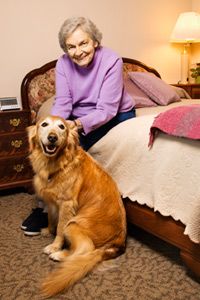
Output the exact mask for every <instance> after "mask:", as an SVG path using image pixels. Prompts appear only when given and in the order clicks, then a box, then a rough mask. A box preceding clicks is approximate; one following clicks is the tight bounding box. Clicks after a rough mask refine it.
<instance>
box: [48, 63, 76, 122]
mask: <svg viewBox="0 0 200 300" xmlns="http://www.w3.org/2000/svg"><path fill="white" fill-rule="evenodd" d="M55 72H56V80H55V81H56V97H55V101H54V104H53V106H52V109H51V114H52V115H54V116H59V117H62V118H64V119H68V118H69V116H70V115H71V112H72V96H71V93H70V89H69V84H68V81H67V76H66V74H65V72H64V67H63V64H62V60H58V61H57V64H56V70H55Z"/></svg>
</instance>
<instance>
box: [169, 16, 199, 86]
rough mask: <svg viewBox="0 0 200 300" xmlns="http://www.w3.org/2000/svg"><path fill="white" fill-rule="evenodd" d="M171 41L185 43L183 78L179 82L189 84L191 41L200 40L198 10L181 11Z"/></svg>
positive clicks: (182, 56) (182, 57)
mask: <svg viewBox="0 0 200 300" xmlns="http://www.w3.org/2000/svg"><path fill="white" fill-rule="evenodd" d="M170 41H171V42H172V43H183V44H184V47H183V52H182V54H181V80H180V81H179V83H181V84H187V83H188V78H189V52H190V51H189V47H190V44H191V43H199V42H200V14H198V13H196V12H184V13H181V14H180V15H179V17H178V19H177V21H176V24H175V27H174V29H173V31H172V34H171V37H170Z"/></svg>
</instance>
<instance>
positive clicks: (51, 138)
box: [27, 116, 126, 297]
mask: <svg viewBox="0 0 200 300" xmlns="http://www.w3.org/2000/svg"><path fill="white" fill-rule="evenodd" d="M27 130H28V138H29V146H30V161H31V164H32V166H33V170H34V172H35V176H34V187H35V192H36V194H37V195H38V196H39V197H40V198H42V199H43V200H44V201H45V203H47V205H48V221H49V225H48V230H49V232H50V233H55V232H56V236H55V239H54V241H53V243H52V244H50V245H48V246H47V247H45V248H44V253H46V254H48V255H49V257H50V258H51V259H53V260H55V261H62V263H61V264H60V266H59V268H57V269H55V270H54V271H53V272H52V273H50V274H49V275H48V276H47V278H46V279H45V280H44V283H43V284H42V293H43V295H44V296H45V297H50V296H53V295H55V294H57V293H59V292H60V291H62V290H63V289H65V288H68V287H69V286H70V285H72V284H74V283H75V282H76V281H77V280H79V279H81V278H82V277H83V276H85V275H86V274H87V273H88V272H89V271H91V270H92V269H93V268H94V267H95V266H96V265H97V264H98V263H100V262H102V261H104V260H107V259H112V258H115V257H117V256H118V255H120V254H122V253H123V252H124V250H125V243H126V216H125V210H124V206H123V203H122V200H121V196H120V193H119V191H118V188H117V186H116V184H115V182H114V181H113V179H112V178H111V177H110V176H109V175H108V174H107V173H106V172H105V171H104V170H103V169H102V168H101V167H100V165H98V163H97V162H96V161H94V159H93V158H92V157H91V156H90V155H89V154H88V153H86V152H85V151H84V150H83V149H82V148H81V147H80V146H79V143H78V133H77V130H76V127H75V126H73V125H72V123H69V122H68V121H66V120H64V119H62V118H60V117H53V116H48V117H46V118H44V119H41V120H39V121H38V122H37V124H36V125H33V126H30V127H28V129H27ZM65 243H67V244H68V245H69V248H63V245H64V244H65Z"/></svg>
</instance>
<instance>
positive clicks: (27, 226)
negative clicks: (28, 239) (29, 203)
mask: <svg viewBox="0 0 200 300" xmlns="http://www.w3.org/2000/svg"><path fill="white" fill-rule="evenodd" d="M46 227H48V214H47V213H46V212H43V209H42V208H35V209H33V210H32V213H31V214H30V216H29V217H28V218H27V219H26V220H25V221H24V222H23V223H22V225H21V229H23V230H24V234H25V235H30V236H34V235H38V234H40V233H41V229H42V228H46Z"/></svg>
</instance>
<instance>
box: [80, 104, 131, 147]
mask: <svg viewBox="0 0 200 300" xmlns="http://www.w3.org/2000/svg"><path fill="white" fill-rule="evenodd" d="M134 117H135V109H134V108H133V109H131V110H130V111H127V112H121V113H118V114H117V115H116V116H115V117H114V118H113V119H111V120H110V121H109V122H108V123H106V124H104V125H102V126H101V127H99V128H97V129H95V130H94V131H91V132H90V133H88V134H87V135H83V134H80V136H79V140H80V145H81V147H82V148H83V149H84V150H85V151H87V150H88V149H89V148H90V147H92V146H93V145H94V144H95V143H96V142H98V141H99V140H100V139H101V138H102V137H103V136H104V135H106V133H107V132H108V131H109V130H110V129H111V128H113V127H114V126H116V125H117V124H119V123H121V122H123V121H126V120H128V119H132V118H134Z"/></svg>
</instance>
